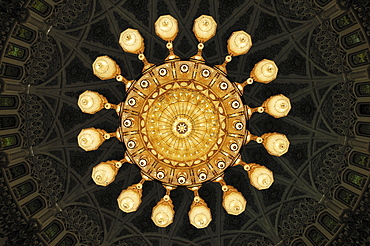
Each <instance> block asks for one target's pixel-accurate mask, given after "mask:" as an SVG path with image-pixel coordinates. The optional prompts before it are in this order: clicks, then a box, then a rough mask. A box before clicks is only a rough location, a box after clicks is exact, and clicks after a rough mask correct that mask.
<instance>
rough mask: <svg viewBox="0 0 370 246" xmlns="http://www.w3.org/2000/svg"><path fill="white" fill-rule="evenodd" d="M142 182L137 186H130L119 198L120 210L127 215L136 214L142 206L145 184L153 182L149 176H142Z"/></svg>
mask: <svg viewBox="0 0 370 246" xmlns="http://www.w3.org/2000/svg"><path fill="white" fill-rule="evenodd" d="M141 176H142V178H141V181H140V182H139V183H137V184H133V185H131V186H129V187H128V188H127V189H125V190H122V192H121V194H120V195H119V196H118V198H117V203H118V206H119V208H120V209H121V210H122V211H123V212H126V213H131V212H135V211H136V210H137V209H138V208H139V206H140V204H141V196H142V192H143V184H144V182H145V181H149V180H151V179H150V178H149V177H148V176H146V175H144V174H141Z"/></svg>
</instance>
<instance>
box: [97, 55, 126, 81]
mask: <svg viewBox="0 0 370 246" xmlns="http://www.w3.org/2000/svg"><path fill="white" fill-rule="evenodd" d="M92 68H93V72H94V75H95V76H97V77H98V78H99V79H101V80H106V79H113V78H115V77H116V76H117V75H119V74H121V69H120V67H119V66H118V65H117V63H116V62H115V61H114V60H113V59H112V58H110V57H109V56H99V57H97V58H96V59H95V61H94V63H93V64H92Z"/></svg>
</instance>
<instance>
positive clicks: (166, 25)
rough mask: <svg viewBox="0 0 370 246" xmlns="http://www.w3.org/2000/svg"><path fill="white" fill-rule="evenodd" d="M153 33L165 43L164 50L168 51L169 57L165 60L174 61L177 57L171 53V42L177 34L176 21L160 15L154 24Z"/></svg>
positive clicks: (168, 16) (169, 16)
mask: <svg viewBox="0 0 370 246" xmlns="http://www.w3.org/2000/svg"><path fill="white" fill-rule="evenodd" d="M154 27H155V33H156V34H157V35H158V36H159V37H160V38H161V39H163V40H165V41H167V44H166V48H167V49H168V50H169V55H168V56H167V58H166V59H165V60H166V61H168V60H174V59H178V58H179V57H178V56H177V55H175V53H174V51H173V44H172V42H173V40H175V38H176V36H177V33H178V32H179V28H178V24H177V20H176V19H175V18H173V17H172V16H171V15H162V16H160V17H159V18H158V20H157V21H156V22H155V24H154Z"/></svg>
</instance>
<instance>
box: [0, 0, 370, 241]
mask: <svg viewBox="0 0 370 246" xmlns="http://www.w3.org/2000/svg"><path fill="white" fill-rule="evenodd" d="M0 9H1V22H2V23H3V24H2V26H1V27H0V28H1V38H0V47H1V68H0V75H1V90H2V94H1V95H0V98H1V100H0V105H1V106H0V107H1V110H0V129H1V131H0V137H1V148H2V152H1V159H0V164H1V167H2V168H1V172H2V176H1V177H0V192H1V197H0V208H1V209H0V218H1V219H0V224H1V229H0V242H1V241H2V242H3V244H4V245H365V244H366V243H368V242H369V241H370V233H369V230H368V228H369V226H370V223H369V222H370V219H369V218H370V215H369V210H368V209H369V205H370V203H369V193H368V185H369V168H370V149H369V146H370V145H369V137H370V123H369V122H370V120H369V119H370V118H369V117H370V103H369V102H370V100H369V99H370V83H369V71H370V70H369V69H370V67H369V64H370V54H369V41H370V39H369V36H370V16H369V13H370V4H369V2H368V1H366V0H363V1H339V0H338V1H328V0H310V1H303V0H290V1H288V0H282V1H280V0H279V1H278V0H276V1H275V0H260V1H241V0H233V1H215V2H214V1H210V0H181V1H180V0H176V1H169V0H153V1H149V0H131V1H115V0H108V1H103V0H91V1H88V0H65V1H58V0H32V1H17V2H15V1H10V0H6V1H2V2H1V3H0ZM165 14H170V15H172V16H173V17H174V18H176V19H177V21H178V25H179V33H178V35H177V37H176V39H175V41H174V42H173V43H174V50H175V52H176V54H177V55H178V56H180V58H182V59H188V58H189V57H191V56H193V55H195V54H196V53H197V44H198V42H197V40H196V38H195V37H194V35H193V33H192V31H191V30H192V26H193V22H194V20H195V19H196V18H197V17H199V16H200V15H202V14H206V15H210V16H213V18H214V19H215V20H216V22H217V23H218V27H217V34H216V35H215V36H214V37H213V38H212V39H210V40H209V41H208V42H207V43H205V48H204V52H203V56H204V58H205V60H206V61H207V62H208V65H211V66H213V65H217V64H221V63H222V62H223V60H224V57H225V55H227V49H226V44H227V39H228V38H229V36H230V35H231V33H232V32H234V31H238V30H244V31H246V32H247V33H249V34H250V35H251V36H252V40H253V46H252V48H251V49H250V50H249V52H248V54H247V55H244V56H240V57H239V56H238V57H234V58H233V60H232V61H231V62H230V63H229V64H228V65H227V69H228V75H229V79H230V81H240V82H241V81H244V80H246V79H247V78H249V72H250V71H251V70H252V68H253V66H254V64H255V63H257V62H259V61H260V60H262V59H265V58H266V59H270V60H273V61H275V63H276V64H277V66H278V68H279V74H278V77H277V79H276V80H274V81H273V82H271V83H270V84H257V83H256V84H253V85H251V86H247V87H245V90H244V94H243V102H244V104H247V105H249V106H250V107H258V106H260V105H261V104H262V103H263V101H264V100H265V99H266V98H269V97H270V96H272V95H276V94H284V95H286V96H287V97H289V98H290V100H291V103H292V109H291V111H290V114H289V115H288V116H287V117H284V118H281V119H275V118H273V117H272V116H269V115H266V114H265V115H260V114H258V115H253V117H252V118H251V120H250V122H249V130H250V131H251V132H252V133H253V134H255V135H259V136H260V135H262V134H263V133H265V132H281V133H283V134H285V135H287V137H288V138H289V140H290V149H289V151H288V153H286V154H285V155H283V156H282V157H274V156H270V155H268V154H267V151H266V150H265V149H264V148H263V147H262V146H261V145H258V144H257V143H249V144H248V145H246V146H244V147H243V148H242V150H241V154H242V159H243V161H245V162H247V163H254V162H255V163H260V164H263V165H265V166H266V167H268V168H269V169H270V170H272V171H273V173H274V179H275V182H274V183H273V185H272V186H271V187H270V188H269V189H267V190H263V191H258V190H256V189H255V188H254V187H252V186H251V185H250V184H249V179H248V174H247V173H246V172H245V171H244V170H243V168H242V167H241V166H236V167H231V168H228V169H227V170H226V171H225V177H224V179H225V181H226V182H227V183H228V184H230V185H232V186H234V187H235V188H237V189H238V190H239V191H240V192H241V193H242V194H243V196H244V197H245V198H246V200H247V208H246V210H245V212H243V213H242V214H241V215H238V216H234V215H229V214H227V213H226V212H225V210H224V208H223V207H222V204H221V203H222V191H221V189H220V188H219V186H218V185H217V184H215V183H212V182H208V183H205V184H204V185H203V186H202V188H201V189H200V191H199V193H200V196H201V197H202V198H203V199H204V200H205V201H206V202H207V204H208V207H209V208H210V209H211V211H212V218H213V220H212V222H211V223H210V225H209V226H208V227H206V228H205V229H196V228H195V227H194V226H192V225H191V224H190V223H189V220H188V214H187V213H188V211H189V207H190V205H191V202H192V200H193V194H192V192H191V191H190V190H188V189H186V188H178V189H176V190H174V191H173V192H171V198H172V200H173V203H174V210H175V211H176V214H175V218H174V222H173V223H172V224H171V225H169V226H168V227H167V228H160V227H157V226H155V224H154V223H153V222H152V220H151V211H152V208H153V207H154V206H155V205H156V204H157V202H158V201H159V200H160V199H161V198H162V197H163V195H164V194H165V190H164V189H163V187H162V185H161V183H159V182H157V181H152V182H145V183H144V185H143V197H142V204H141V205H140V207H139V209H138V210H137V211H136V212H134V213H124V212H122V211H121V210H120V209H119V208H118V205H117V197H118V196H119V194H120V193H121V191H122V190H123V189H126V188H127V187H128V186H130V185H132V184H134V183H138V182H139V181H140V180H141V176H140V169H139V168H138V167H137V166H135V165H131V164H128V163H125V164H123V166H122V167H121V168H120V170H119V172H118V175H117V177H116V180H115V182H114V183H112V184H110V185H109V186H107V187H101V186H97V185H95V183H94V182H93V181H92V179H91V172H92V168H93V167H94V166H96V165H97V164H98V163H100V162H102V161H106V160H112V159H116V160H121V159H123V154H124V151H125V146H124V145H123V143H121V142H119V141H117V140H113V139H111V140H109V141H106V142H105V143H104V144H103V145H102V146H101V147H100V148H99V149H98V150H95V151H92V152H85V151H83V150H82V149H81V148H79V147H78V144H77V135H78V134H79V132H80V130H81V129H82V128H89V127H96V128H99V129H104V130H106V131H107V132H114V131H115V130H116V127H117V125H118V123H119V122H118V117H117V115H116V113H115V112H114V110H112V111H109V110H106V111H101V112H99V113H98V114H95V115H88V114H84V113H82V112H81V111H80V109H79V108H78V106H77V99H78V96H79V95H80V94H81V93H82V92H83V91H85V90H92V91H98V92H99V93H101V94H102V95H104V96H105V97H107V98H108V100H109V102H110V103H114V104H118V103H120V102H122V101H124V100H125V99H126V93H125V85H124V84H123V83H119V82H117V81H115V80H114V79H112V80H107V81H102V80H99V78H97V77H95V76H94V75H93V72H92V66H91V64H92V63H93V61H94V60H95V58H96V57H97V56H101V55H108V56H110V57H111V58H113V59H114V60H115V61H116V62H117V63H118V64H119V66H120V67H121V70H122V75H123V76H125V77H126V78H128V79H136V78H138V76H140V74H141V71H142V67H143V65H142V63H141V62H140V61H139V60H138V59H137V56H136V55H134V54H130V53H125V52H123V51H122V49H121V47H120V46H119V44H118V40H119V35H120V33H121V32H122V31H123V30H125V29H127V28H134V29H137V30H139V31H140V33H141V34H142V36H143V37H144V40H145V56H146V58H147V59H148V61H149V62H151V63H155V64H158V63H161V62H163V60H164V59H165V58H166V56H167V55H168V51H167V49H166V48H165V42H164V41H163V40H161V39H160V38H159V37H158V36H156V35H155V30H154V23H155V21H156V20H157V18H158V17H159V16H161V15H165Z"/></svg>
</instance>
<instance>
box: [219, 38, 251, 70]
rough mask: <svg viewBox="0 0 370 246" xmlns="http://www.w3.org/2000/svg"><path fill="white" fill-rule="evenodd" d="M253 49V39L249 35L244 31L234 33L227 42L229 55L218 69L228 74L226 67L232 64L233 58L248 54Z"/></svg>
mask: <svg viewBox="0 0 370 246" xmlns="http://www.w3.org/2000/svg"><path fill="white" fill-rule="evenodd" d="M251 47H252V38H251V36H250V35H249V34H248V33H246V32H244V31H237V32H233V33H232V34H231V36H230V38H229V39H228V40H227V51H228V53H229V54H228V55H227V56H226V57H225V60H224V62H223V63H222V64H221V65H217V66H216V67H217V68H218V69H220V70H221V71H222V72H224V73H225V74H226V73H227V70H226V65H227V63H229V62H231V60H232V57H233V56H240V55H244V54H246V53H247V52H248V51H249V49H250V48H251Z"/></svg>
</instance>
